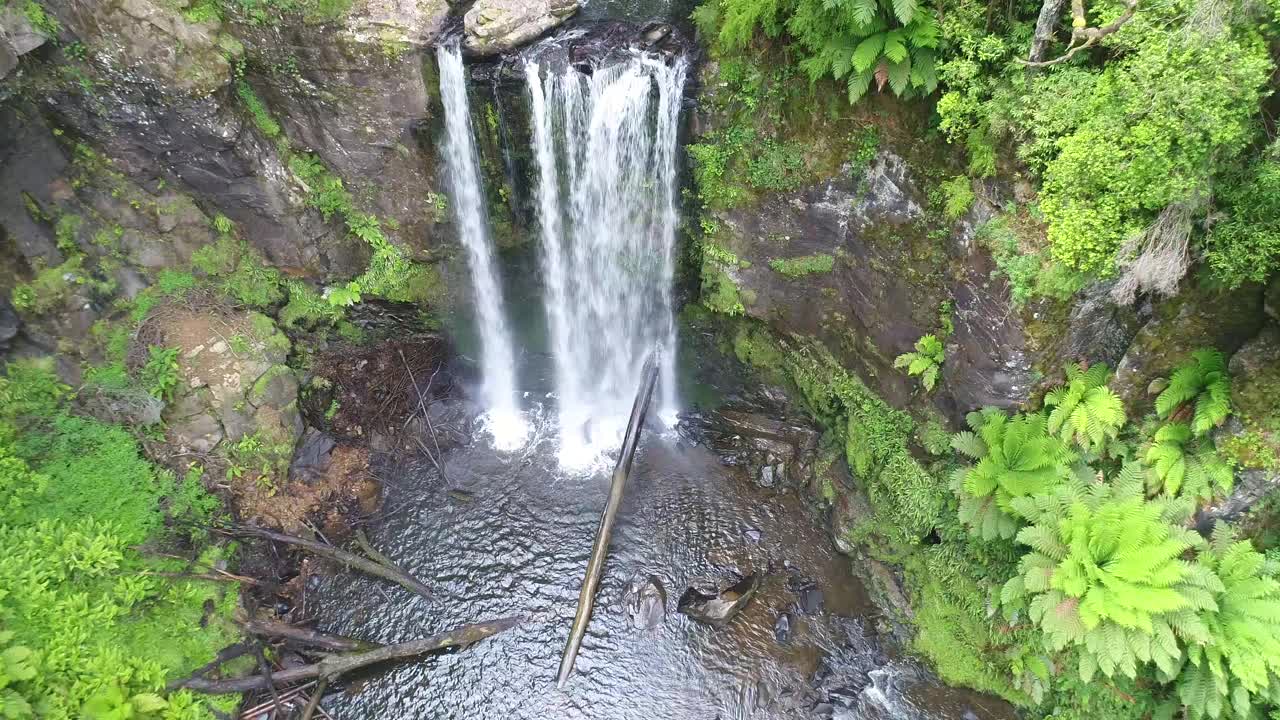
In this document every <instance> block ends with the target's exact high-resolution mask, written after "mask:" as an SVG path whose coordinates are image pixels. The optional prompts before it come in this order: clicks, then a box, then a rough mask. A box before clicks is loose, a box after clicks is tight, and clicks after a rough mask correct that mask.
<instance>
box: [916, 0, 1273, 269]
mask: <svg viewBox="0 0 1280 720" xmlns="http://www.w3.org/2000/svg"><path fill="white" fill-rule="evenodd" d="M954 5H955V7H953V8H950V12H948V13H946V14H944V21H943V24H942V41H941V46H942V53H943V60H942V62H941V64H940V67H939V75H940V78H941V81H942V86H943V89H944V92H943V95H942V97H941V99H940V100H939V103H938V112H939V115H940V119H941V122H940V125H941V128H942V129H943V130H944V131H945V132H946V133H947V134H948V136H949V137H950V138H951V139H952V140H954V141H956V142H958V143H962V144H963V145H964V147H965V148H966V150H967V151H968V155H969V161H970V169H971V171H972V172H974V173H975V174H978V175H992V174H994V173H995V171H996V165H997V155H998V154H1000V153H999V152H998V150H1003V148H1002V144H1003V143H1005V142H1008V143H1010V144H1011V145H1012V147H1011V148H1010V149H1011V150H1012V151H1013V152H1012V153H1011V154H1016V156H1017V158H1018V159H1019V160H1020V161H1022V162H1023V163H1025V164H1026V165H1027V166H1028V167H1029V168H1030V169H1031V170H1032V172H1033V173H1035V174H1037V175H1038V176H1039V177H1040V179H1041V180H1042V181H1043V183H1042V187H1041V188H1040V193H1039V203H1040V208H1041V210H1042V211H1043V213H1044V218H1045V220H1046V223H1047V238H1046V242H1045V244H1044V247H1043V248H1036V249H1037V250H1039V249H1044V250H1048V251H1049V252H1050V253H1051V257H1052V259H1053V261H1054V262H1055V263H1059V264H1062V265H1064V266H1065V267H1067V268H1070V269H1073V270H1077V271H1083V272H1085V273H1087V274H1091V275H1097V274H1102V275H1106V274H1110V273H1112V272H1114V269H1115V262H1116V260H1117V255H1118V251H1119V250H1120V249H1121V247H1122V245H1123V244H1124V243H1125V242H1126V241H1128V240H1131V239H1133V238H1136V237H1138V236H1140V235H1141V234H1142V233H1143V232H1144V231H1146V230H1147V229H1148V228H1149V227H1151V226H1152V225H1153V222H1154V220H1155V219H1156V217H1157V215H1158V214H1159V213H1160V212H1161V211H1162V210H1163V209H1165V208H1166V207H1169V206H1171V205H1175V204H1181V205H1184V206H1186V207H1189V208H1192V210H1193V215H1194V216H1195V217H1197V218H1204V217H1206V215H1207V213H1208V212H1209V207H1210V201H1211V200H1212V197H1213V195H1214V194H1221V195H1222V196H1223V199H1224V200H1225V202H1224V203H1223V204H1224V205H1227V206H1230V207H1233V208H1234V207H1239V217H1240V220H1241V221H1230V220H1228V221H1227V222H1226V223H1225V224H1223V225H1222V226H1221V228H1220V234H1219V233H1218V231H1211V233H1210V239H1209V240H1208V241H1207V243H1206V248H1207V249H1208V257H1209V259H1210V261H1211V263H1212V264H1213V266H1214V267H1215V268H1216V269H1217V271H1218V273H1219V275H1220V276H1221V277H1222V278H1223V279H1224V280H1226V281H1227V282H1228V283H1238V282H1240V281H1242V280H1243V279H1246V278H1248V277H1251V276H1252V277H1258V276H1259V275H1260V274H1265V273H1266V272H1267V271H1268V270H1267V268H1269V267H1272V266H1273V264H1274V262H1275V260H1274V257H1275V256H1274V245H1275V240H1274V237H1275V236H1274V235H1273V234H1270V232H1269V230H1270V228H1269V225H1270V221H1269V220H1264V221H1263V222H1262V223H1261V224H1255V223H1252V222H1250V221H1252V220H1253V219H1254V218H1259V219H1261V218H1262V217H1263V214H1264V213H1266V212H1267V209H1268V205H1267V203H1268V202H1270V198H1269V197H1264V195H1263V193H1265V192H1266V187H1267V185H1266V183H1267V182H1268V179H1269V177H1268V170H1267V167H1268V166H1267V164H1266V163H1265V162H1257V163H1254V164H1253V165H1252V166H1250V167H1249V168H1248V169H1246V170H1244V171H1238V172H1237V171H1232V172H1229V173H1225V174H1224V173H1221V170H1222V169H1223V168H1228V169H1230V168H1233V167H1235V166H1236V161H1237V160H1238V159H1239V158H1241V157H1242V155H1243V154H1244V153H1245V151H1246V149H1247V148H1248V147H1249V146H1250V145H1251V144H1253V143H1256V142H1257V141H1258V140H1259V138H1260V137H1262V132H1261V130H1262V128H1261V123H1259V120H1258V118H1259V113H1258V111H1259V107H1260V102H1261V99H1262V98H1263V97H1264V94H1265V92H1266V91H1265V86H1266V83H1267V80H1268V75H1269V73H1270V71H1271V61H1270V59H1269V57H1268V54H1267V51H1266V42H1265V39H1264V37H1263V34H1264V32H1267V33H1271V32H1273V30H1274V28H1273V26H1272V25H1270V24H1268V23H1267V22H1266V21H1265V20H1264V18H1262V17H1260V15H1262V14H1264V13H1265V12H1267V11H1266V10H1265V9H1264V8H1263V6H1262V5H1261V4H1258V5H1253V6H1248V5H1245V4H1236V3H1231V4H1229V5H1227V6H1222V7H1219V8H1217V9H1214V10H1209V9H1206V7H1207V6H1206V7H1200V6H1198V5H1196V4H1195V3H1191V2H1167V3H1158V4H1155V5H1144V6H1143V7H1142V8H1141V9H1140V11H1139V12H1138V13H1137V15H1136V16H1135V18H1134V19H1133V20H1132V21H1130V22H1129V23H1128V24H1126V25H1125V26H1124V27H1122V28H1121V30H1120V31H1119V32H1117V33H1116V34H1114V35H1111V36H1109V37H1107V38H1106V39H1105V40H1103V42H1101V43H1099V45H1098V48H1097V49H1095V50H1093V51H1091V52H1092V53H1093V55H1092V56H1091V57H1090V59H1089V61H1085V62H1073V63H1064V64H1061V65H1055V66H1053V67H1051V68H1045V69H1041V70H1039V71H1036V72H1030V73H1029V72H1027V70H1026V68H1025V67H1024V66H1021V65H1019V64H1018V63H1017V62H1015V61H1014V59H1015V58H1025V57H1026V53H1027V48H1028V47H1030V44H1031V43H1030V35H1031V28H1032V26H1033V24H1034V21H1035V19H1036V16H1035V10H1036V9H1038V7H1039V6H1038V4H1036V5H1031V4H1027V5H1023V6H1015V5H1011V6H1009V10H1008V11H1007V13H1005V14H995V15H993V14H992V12H991V11H990V9H988V8H986V7H984V6H982V5H980V4H978V3H972V2H964V1H963V0H961V1H958V2H956V3H955V4H954ZM1116 7H1117V6H1116V5H1114V4H1112V5H1103V6H1102V7H1098V8H1094V7H1092V6H1090V7H1089V12H1090V15H1091V17H1090V22H1095V19H1094V17H1093V14H1094V13H1095V12H1097V13H1099V17H1098V19H1097V20H1096V22H1098V23H1099V25H1101V24H1105V22H1107V21H1109V18H1113V17H1114V16H1115V13H1117V12H1118V10H1116V9H1115V8H1116ZM1062 36H1063V34H1059V37H1062ZM1059 47H1060V46H1058V47H1051V48H1050V49H1049V56H1050V57H1052V56H1053V55H1054V54H1060V53H1061V50H1060V49H1059ZM1079 57H1080V58H1084V57H1089V54H1088V53H1081V54H1080V56H1079ZM1220 175H1224V176H1223V177H1220ZM1255 183H1256V185H1255ZM1251 185H1253V187H1252V188H1250V187H1249V186H1251ZM1246 223H1248V224H1247V225H1246ZM1214 235H1218V237H1217V238H1216V239H1214V238H1213V236H1214ZM1143 249H1144V248H1142V247H1139V248H1138V251H1142V250H1143ZM1165 271H1166V272H1171V273H1176V274H1175V275H1174V280H1175V281H1176V279H1177V278H1178V277H1180V276H1181V273H1182V272H1183V270H1182V269H1181V268H1171V269H1166V270H1165Z"/></svg>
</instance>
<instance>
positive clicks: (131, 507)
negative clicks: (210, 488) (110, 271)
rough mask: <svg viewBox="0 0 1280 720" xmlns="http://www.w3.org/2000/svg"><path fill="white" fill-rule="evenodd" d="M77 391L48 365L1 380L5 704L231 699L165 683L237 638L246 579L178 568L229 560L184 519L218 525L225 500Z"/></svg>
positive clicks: (0, 613) (207, 705)
mask: <svg viewBox="0 0 1280 720" xmlns="http://www.w3.org/2000/svg"><path fill="white" fill-rule="evenodd" d="M70 399H71V398H70V391H69V388H67V387H66V386H64V385H62V384H61V383H59V382H58V380H57V379H56V377H55V376H54V374H53V372H52V371H51V369H50V368H49V367H48V366H47V365H44V364H34V363H22V364H12V365H10V366H9V367H8V368H7V377H3V378H0V547H3V548H4V552H3V553H2V554H0V656H2V657H3V658H4V660H5V662H4V663H0V715H3V716H4V717H5V718H8V719H10V720H21V719H23V718H29V717H41V718H164V719H165V720H178V719H182V720H186V719H188V718H190V719H195V718H208V717H212V716H213V710H215V709H218V710H223V711H225V710H229V709H231V708H232V707H234V705H235V703H236V700H235V698H223V699H219V700H211V699H208V698H205V697H199V696H195V695H192V694H191V693H189V692H186V691H182V692H177V693H172V694H168V695H164V694H163V692H164V686H165V683H166V681H168V680H171V679H173V678H175V677H180V676H182V675H184V674H186V673H188V672H190V671H191V670H193V669H194V668H196V667H198V666H200V665H203V664H204V663H206V662H208V661H209V660H210V659H212V658H213V656H214V655H215V654H216V653H217V651H218V650H219V649H221V648H223V647H225V646H227V645H229V644H231V642H232V641H233V639H234V637H235V636H236V632H235V630H234V627H233V626H232V624H231V623H230V622H229V620H228V618H229V616H230V614H231V612H232V609H233V607H234V604H235V602H236V589H235V586H233V585H228V584H222V583H211V582H207V581H201V580H187V579H182V578H181V577H172V576H173V575H175V574H176V575H181V574H183V573H184V572H185V573H189V572H193V570H192V568H193V566H200V567H203V566H209V565H213V564H215V563H218V562H220V561H221V559H222V555H223V552H224V551H223V550H222V549H221V548H219V547H216V546H212V545H209V546H206V547H204V549H203V550H196V549H193V548H192V547H191V545H192V543H193V542H194V541H198V540H199V539H200V538H199V536H198V534H197V535H196V536H195V537H192V534H191V533H190V532H183V533H180V532H178V531H176V530H175V529H174V528H177V527H200V526H201V525H205V524H207V522H208V520H209V516H210V514H211V513H212V512H213V511H214V509H215V508H216V506H217V502H216V500H214V499H213V498H211V497H210V496H209V495H208V494H206V493H205V491H204V489H203V487H202V486H201V485H200V479H199V475H198V473H192V474H189V475H188V476H187V477H185V478H182V479H178V478H175V476H174V475H173V474H172V473H170V472H168V471H165V470H161V469H158V468H156V467H154V466H153V465H151V464H150V463H148V462H147V461H146V460H144V459H143V458H142V457H141V455H140V454H139V447H138V443H137V441H136V440H135V439H134V437H133V436H131V435H130V434H129V433H128V432H126V431H125V430H123V429H121V428H119V427H117V426H114V425H110V424H107V423H103V422H100V421H98V420H94V419H91V418H83V417H78V416H75V415H72V414H71V412H70V405H69V403H70ZM168 554H173V555H184V556H186V557H191V558H194V559H193V561H192V562H187V561H183V560H175V559H166V558H165V557H163V555H168ZM194 572H199V571H198V570H195V571H194Z"/></svg>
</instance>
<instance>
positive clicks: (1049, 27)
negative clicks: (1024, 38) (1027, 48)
mask: <svg viewBox="0 0 1280 720" xmlns="http://www.w3.org/2000/svg"><path fill="white" fill-rule="evenodd" d="M1066 4H1067V0H1044V4H1042V5H1041V6H1040V17H1038V18H1036V33H1035V35H1034V36H1033V37H1032V38H1031V55H1029V56H1028V57H1027V62H1028V63H1030V64H1032V65H1034V64H1036V63H1040V62H1044V56H1045V53H1047V52H1049V45H1050V44H1052V43H1053V32H1054V30H1056V29H1057V27H1058V18H1059V17H1061V16H1062V6H1063V5H1066Z"/></svg>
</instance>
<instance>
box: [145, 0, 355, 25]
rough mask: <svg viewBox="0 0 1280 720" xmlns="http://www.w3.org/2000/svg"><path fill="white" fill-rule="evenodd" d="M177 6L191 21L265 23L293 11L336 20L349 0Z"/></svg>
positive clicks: (243, 0) (225, 0)
mask: <svg viewBox="0 0 1280 720" xmlns="http://www.w3.org/2000/svg"><path fill="white" fill-rule="evenodd" d="M169 1H170V2H172V1H173V0H169ZM180 7H181V8H182V14H183V15H184V16H185V17H186V18H187V20H190V21H192V22H208V21H211V20H218V19H223V18H226V19H230V18H237V19H242V20H245V21H247V22H249V23H252V24H254V25H268V24H272V23H275V22H278V20H279V18H280V17H281V16H282V15H287V14H295V13H296V14H300V15H301V16H302V17H303V19H304V20H306V21H307V22H329V21H333V20H337V19H338V18H340V17H342V16H343V15H344V14H345V13H346V12H347V10H349V9H350V7H351V0H191V1H184V2H182V3H181V5H180Z"/></svg>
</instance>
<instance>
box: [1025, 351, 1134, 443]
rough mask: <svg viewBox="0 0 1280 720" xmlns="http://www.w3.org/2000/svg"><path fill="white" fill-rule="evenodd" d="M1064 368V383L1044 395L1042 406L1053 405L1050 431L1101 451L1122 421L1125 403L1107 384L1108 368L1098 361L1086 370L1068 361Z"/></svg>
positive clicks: (1108, 377) (1050, 413) (1112, 437)
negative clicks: (1065, 372)
mask: <svg viewBox="0 0 1280 720" xmlns="http://www.w3.org/2000/svg"><path fill="white" fill-rule="evenodd" d="M1066 371H1067V384H1066V385H1062V386H1059V387H1056V388H1054V389H1053V390H1050V391H1049V392H1048V393H1047V394H1046V395H1045V396H1044V404H1045V406H1046V407H1051V408H1053V410H1052V411H1050V412H1049V425H1048V427H1049V432H1051V433H1054V434H1055V435H1058V436H1059V437H1061V438H1062V439H1063V440H1065V441H1068V442H1071V441H1074V442H1076V443H1078V444H1079V445H1080V447H1082V448H1084V449H1085V450H1086V451H1089V452H1095V453H1096V452H1101V451H1102V450H1103V449H1104V448H1105V446H1106V443H1107V441H1108V440H1114V439H1115V437H1116V435H1117V434H1118V433H1119V432H1120V427H1121V426H1122V425H1124V421H1125V417H1124V404H1123V403H1121V402H1120V398H1119V397H1117V396H1116V394H1115V393H1113V392H1111V389H1110V388H1108V387H1107V381H1108V380H1110V379H1111V370H1110V368H1108V367H1107V366H1106V365H1103V364H1101V363H1099V364H1097V365H1093V366H1091V367H1089V368H1088V369H1087V370H1086V369H1082V368H1080V366H1078V365H1068V366H1067V368H1066Z"/></svg>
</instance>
